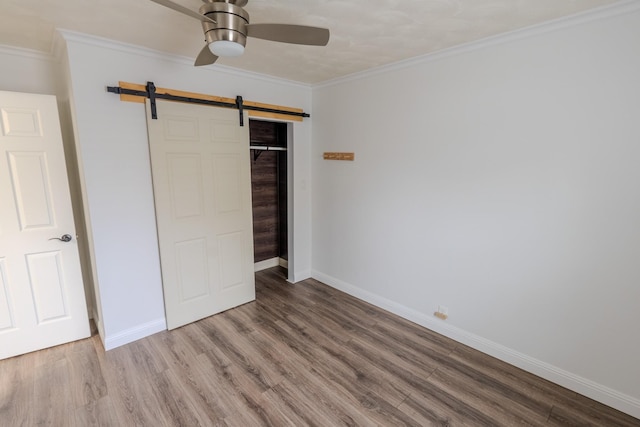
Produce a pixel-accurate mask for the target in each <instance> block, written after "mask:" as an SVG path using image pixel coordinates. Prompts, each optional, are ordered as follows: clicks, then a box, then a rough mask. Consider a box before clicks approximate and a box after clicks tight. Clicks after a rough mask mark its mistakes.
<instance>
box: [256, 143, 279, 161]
mask: <svg viewBox="0 0 640 427" xmlns="http://www.w3.org/2000/svg"><path fill="white" fill-rule="evenodd" d="M249 149H251V150H253V161H254V162H255V161H256V160H258V157H260V154H262V152H263V151H287V147H272V146H270V145H250V146H249Z"/></svg>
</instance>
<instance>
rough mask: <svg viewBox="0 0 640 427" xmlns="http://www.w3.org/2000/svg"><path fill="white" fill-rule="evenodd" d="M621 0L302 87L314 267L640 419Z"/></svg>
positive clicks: (630, 9) (638, 228)
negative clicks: (307, 93) (441, 311)
mask: <svg viewBox="0 0 640 427" xmlns="http://www.w3.org/2000/svg"><path fill="white" fill-rule="evenodd" d="M630 4H631V3H625V6H623V7H621V8H619V9H611V10H610V11H608V12H607V13H603V14H602V16H601V17H599V18H598V19H595V20H591V19H587V18H584V19H575V20H568V21H566V22H565V23H562V24H554V25H553V26H547V27H544V28H543V27H541V28H538V29H535V30H528V31H522V32H519V33H514V34H511V35H509V36H506V37H502V38H499V39H494V40H491V41H486V42H483V43H477V44H475V45H471V46H466V47H463V48H458V49H454V50H452V51H449V52H446V53H442V54H438V55H432V56H430V57H425V58H422V59H419V60H414V61H409V62H407V63H405V64H399V65H396V66H394V67H389V68H388V69H381V70H378V71H376V72H369V73H365V74H362V75H359V76H354V77H351V78H347V79H343V80H338V81H335V82H331V83H328V84H325V85H320V86H317V87H315V88H314V91H313V111H314V118H313V150H312V161H311V162H312V163H311V164H312V182H313V191H312V224H313V231H312V237H313V245H312V254H313V257H312V266H313V271H312V274H313V276H314V277H316V278H318V279H320V280H323V281H325V282H327V283H329V284H331V285H333V286H335V287H338V288H340V289H344V290H346V291H347V292H350V293H352V294H354V295H356V296H359V297H361V298H364V299H367V300H369V301H371V302H373V303H375V304H378V305H380V306H383V307H385V308H388V309H390V310H392V311H395V312H397V313H400V314H402V315H404V316H405V317H408V318H410V319H412V320H415V321H417V322H419V323H422V324H423V325H426V326H428V327H430V328H432V329H435V330H438V331H440V332H443V333H445V334H447V335H449V336H452V337H454V338H456V339H458V340H461V341H463V342H466V343H468V344H470V345H472V346H474V347H476V348H480V349H482V350H483V351H486V352H488V353H490V354H494V355H496V356H498V357H500V358H502V359H504V360H508V361H510V362H511V363H515V364H517V365H519V366H522V367H524V368H525V369H528V370H530V371H533V372H536V373H538V374H540V375H542V376H545V377H547V378H549V379H552V380H554V381H556V382H560V383H561V384H564V385H566V386H569V387H570V388H573V389H574V390H577V391H579V392H581V393H584V394H587V395H590V396H591V397H594V398H596V399H598V400H601V401H603V402H604V403H608V404H610V405H613V406H616V407H617V408H619V409H622V410H624V411H626V412H629V413H631V414H632V415H635V416H636V417H639V416H640V370H639V369H638V361H640V341H639V340H638V325H640V310H638V301H640V268H639V267H638V265H639V262H640V261H639V260H640V221H639V218H640V188H639V187H638V185H639V183H640V167H639V165H640V78H639V76H640V55H639V52H640V51H639V49H640V45H639V41H640V10H639V8H638V2H635V4H631V6H629V5H630ZM547 30H548V31H547ZM324 151H354V152H355V159H356V160H355V162H353V163H352V162H337V161H323V160H322V152H324ZM438 305H444V306H447V307H448V308H449V314H450V317H449V319H448V320H446V321H445V322H443V321H440V320H435V319H434V317H433V313H434V311H436V310H437V308H438Z"/></svg>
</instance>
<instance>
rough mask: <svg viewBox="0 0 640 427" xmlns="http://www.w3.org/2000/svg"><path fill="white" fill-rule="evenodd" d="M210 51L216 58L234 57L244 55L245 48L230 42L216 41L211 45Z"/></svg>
mask: <svg viewBox="0 0 640 427" xmlns="http://www.w3.org/2000/svg"><path fill="white" fill-rule="evenodd" d="M209 50H210V51H211V53H213V54H214V55H216V56H220V57H234V56H240V55H242V54H243V53H244V46H243V45H242V44H240V43H237V42H233V41H229V40H214V41H212V42H211V43H209Z"/></svg>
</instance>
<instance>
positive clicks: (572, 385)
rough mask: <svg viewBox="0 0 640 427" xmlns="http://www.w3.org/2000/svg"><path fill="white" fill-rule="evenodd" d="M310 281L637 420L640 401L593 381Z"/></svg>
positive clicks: (353, 289) (376, 299) (366, 296)
mask: <svg viewBox="0 0 640 427" xmlns="http://www.w3.org/2000/svg"><path fill="white" fill-rule="evenodd" d="M312 277H313V278H314V279H316V280H319V281H321V282H322V283H326V284H327V285H329V286H331V287H333V288H335V289H338V290H340V291H342V292H345V293H347V294H349V295H352V296H354V297H356V298H358V299H361V300H363V301H366V302H368V303H370V304H373V305H375V306H377V307H380V308H382V309H384V310H387V311H389V312H391V313H393V314H396V315H398V316H400V317H402V318H404V319H407V320H409V321H411V322H414V323H416V324H418V325H420V326H424V327H425V328H427V329H430V330H432V331H435V332H437V333H439V334H442V335H444V336H446V337H448V338H451V339H453V340H455V341H458V342H460V343H463V344H466V345H468V346H469V347H472V348H474V349H476V350H479V351H481V352H483V353H485V354H488V355H490V356H493V357H495V358H497V359H500V360H502V361H504V362H507V363H509V364H511V365H514V366H517V367H518V368H520V369H523V370H525V371H527V372H530V373H532V374H535V375H537V376H539V377H541V378H544V379H546V380H549V381H551V382H554V383H556V384H559V385H561V386H563V387H566V388H568V389H570V390H573V391H575V392H576V393H580V394H582V395H584V396H587V397H589V398H591V399H594V400H596V401H598V402H601V403H603V404H605V405H608V406H611V407H612V408H615V409H617V410H619V411H622V412H624V413H627V414H629V415H631V416H633V417H636V418H640V399H636V398H634V397H632V396H629V395H626V394H624V393H621V392H619V391H616V390H613V389H611V388H609V387H605V386H603V385H601V384H598V383H596V382H594V381H591V380H588V379H586V378H582V377H580V376H578V375H575V374H573V373H571V372H568V371H565V370H563V369H560V368H558V367H556V366H553V365H550V364H548V363H546V362H543V361H540V360H537V359H535V358H533V357H530V356H527V355H526V354H523V353H520V352H517V351H515V350H512V349H510V348H508V347H505V346H503V345H501V344H498V343H495V342H493V341H490V340H487V339H485V338H482V337H481V336H478V335H475V334H472V333H470V332H468V331H465V330H463V329H460V328H458V327H455V326H452V325H450V324H447V323H445V322H442V321H440V320H437V319H435V318H433V317H432V316H429V315H427V314H425V313H422V312H419V311H417V310H414V309H412V308H408V307H406V306H403V305H402V304H399V303H397V302H394V301H391V300H389V299H387V298H384V297H381V296H379V295H376V294H373V293H371V292H369V291H365V290H364V289H361V288H358V287H357V286H354V285H351V284H349V283H345V282H343V281H341V280H339V279H336V278H334V277H331V276H329V275H327V274H324V273H321V272H319V271H316V270H313V271H312Z"/></svg>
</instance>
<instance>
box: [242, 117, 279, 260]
mask: <svg viewBox="0 0 640 427" xmlns="http://www.w3.org/2000/svg"><path fill="white" fill-rule="evenodd" d="M249 132H250V140H251V145H252V146H253V145H263V146H270V147H286V146H287V124H286V123H278V122H267V121H261V120H249ZM256 153H259V155H258V158H257V159H255V160H254V158H255V154H256ZM250 155H251V190H252V199H253V254H254V262H260V261H265V260H269V259H273V258H282V259H283V260H287V258H288V257H287V152H286V151H259V152H257V151H254V150H251V152H250Z"/></svg>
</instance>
